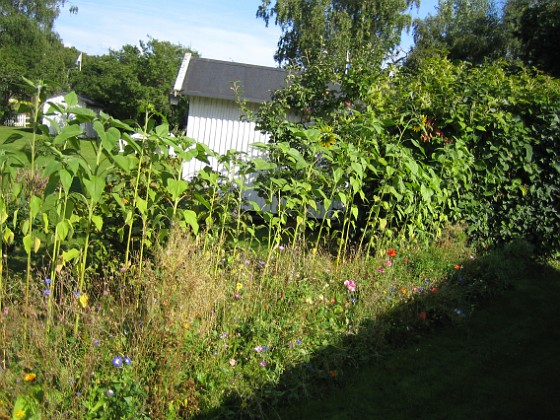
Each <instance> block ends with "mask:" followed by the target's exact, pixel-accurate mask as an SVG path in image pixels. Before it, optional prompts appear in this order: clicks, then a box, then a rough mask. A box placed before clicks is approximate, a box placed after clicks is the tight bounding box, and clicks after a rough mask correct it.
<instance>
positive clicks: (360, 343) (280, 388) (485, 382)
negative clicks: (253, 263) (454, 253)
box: [199, 252, 560, 419]
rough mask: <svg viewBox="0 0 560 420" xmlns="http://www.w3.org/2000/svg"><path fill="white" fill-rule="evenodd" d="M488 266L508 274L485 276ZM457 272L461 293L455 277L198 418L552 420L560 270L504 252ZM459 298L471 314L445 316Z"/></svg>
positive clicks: (559, 384) (558, 379) (557, 379)
mask: <svg viewBox="0 0 560 420" xmlns="http://www.w3.org/2000/svg"><path fill="white" fill-rule="evenodd" d="M496 258H507V259H506V260H503V261H502V263H503V264H505V266H507V265H508V264H510V266H511V268H512V270H510V271H506V272H503V273H502V274H501V275H500V273H497V274H498V275H497V276H496V275H493V276H491V277H489V276H488V275H487V268H488V267H489V266H490V265H491V264H493V262H495V261H496ZM464 273H465V274H464V276H465V279H464V280H463V281H464V283H463V284H458V278H457V276H453V277H452V278H449V279H448V280H447V281H446V282H445V283H444V284H441V285H439V288H438V290H437V293H427V294H424V295H421V296H420V298H417V299H413V300H409V301H407V302H405V303H402V304H400V305H398V306H396V307H394V308H393V309H391V310H390V311H388V312H386V313H384V314H383V315H381V316H380V317H378V318H377V319H375V320H369V321H367V322H366V323H365V324H364V323H363V324H362V326H361V327H360V332H359V334H356V335H350V336H345V337H344V338H342V339H341V341H340V344H339V345H338V346H337V347H336V348H335V347H329V348H326V349H324V350H322V351H321V352H318V353H316V354H314V356H313V358H312V360H311V361H310V363H308V364H301V365H299V366H296V367H294V368H292V369H290V370H288V371H286V372H285V373H284V374H283V375H282V378H281V380H280V382H279V383H278V384H276V385H270V386H265V387H263V388H262V389H260V390H259V392H258V398H255V401H249V402H248V404H249V406H247V407H246V406H245V404H247V402H243V401H241V400H240V399H238V398H230V399H229V400H227V401H225V402H224V404H223V405H222V406H221V407H220V408H219V409H217V410H214V411H211V412H207V413H203V414H202V415H201V416H199V417H200V418H203V419H210V418H225V417H229V418H251V417H254V418H265V419H278V418H279V419H316V418H317V419H318V418H320V419H554V418H560V398H558V390H559V389H560V364H559V363H558V360H557V357H558V355H559V354H560V353H559V351H560V328H559V327H558V321H559V320H560V316H558V310H557V304H558V302H559V301H560V288H559V287H558V286H559V285H560V271H558V270H555V269H553V268H552V267H551V266H549V265H544V264H539V263H535V262H532V261H528V260H527V261H520V260H519V256H516V254H515V253H511V254H508V253H507V252H506V253H505V254H499V255H490V256H488V257H483V258H480V259H478V260H476V261H465V262H464ZM467 276H471V279H470V280H467V279H466V277H467ZM457 291H459V292H462V293H463V295H465V296H467V300H466V301H464V302H463V304H464V303H465V302H470V303H471V306H470V308H472V310H471V309H468V308H465V307H463V308H452V312H451V313H453V311H454V313H455V315H456V316H453V315H451V316H449V315H446V314H449V312H450V311H445V310H443V309H444V308H445V307H446V306H447V307H453V305H455V304H456V303H457V302H454V296H455V294H454V293H456V292H457ZM450 305H451V306H450ZM423 308H431V309H429V310H428V311H426V312H424V311H423ZM423 312H424V313H423ZM418 314H421V315H420V316H418ZM388 326H389V327H388ZM380 331H381V333H380ZM380 334H381V335H382V336H381V337H380ZM332 360H336V363H333V364H334V365H336V366H338V369H337V370H329V369H330V367H329V361H332ZM341 360H343V361H344V363H340V361H341ZM341 366H342V367H341ZM257 399H258V401H256V400H257ZM251 404H252V405H251Z"/></svg>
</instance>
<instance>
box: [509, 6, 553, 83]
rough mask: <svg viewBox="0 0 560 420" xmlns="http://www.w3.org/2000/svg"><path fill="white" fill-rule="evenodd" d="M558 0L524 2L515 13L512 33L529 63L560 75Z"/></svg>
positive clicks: (522, 54) (523, 56)
mask: <svg viewBox="0 0 560 420" xmlns="http://www.w3.org/2000/svg"><path fill="white" fill-rule="evenodd" d="M559 21H560V1H558V0H542V1H537V2H527V3H526V4H525V7H524V8H522V9H521V11H520V14H519V15H518V21H517V24H518V28H517V32H516V33H515V35H516V36H517V37H518V38H519V40H520V44H521V56H522V58H523V59H524V61H525V62H526V63H528V64H529V65H533V66H537V67H539V68H541V69H542V70H543V71H546V72H549V73H550V74H552V75H554V76H556V77H559V76H560V64H559V63H560V53H559V52H558V49H557V48H556V46H557V45H558V42H560V31H559V30H558V22H559Z"/></svg>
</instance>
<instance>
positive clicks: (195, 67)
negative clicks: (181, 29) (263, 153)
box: [171, 53, 288, 178]
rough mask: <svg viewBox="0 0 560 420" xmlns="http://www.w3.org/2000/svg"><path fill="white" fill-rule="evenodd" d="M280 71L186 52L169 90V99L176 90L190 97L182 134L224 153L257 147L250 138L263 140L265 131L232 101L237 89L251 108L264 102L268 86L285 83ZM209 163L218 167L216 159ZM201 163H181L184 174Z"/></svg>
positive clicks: (192, 172) (268, 96)
mask: <svg viewBox="0 0 560 420" xmlns="http://www.w3.org/2000/svg"><path fill="white" fill-rule="evenodd" d="M287 75H288V73H287V72H286V71H285V70H282V69H279V68H274V67H264V66H256V65H251V64H242V63H234V62H229V61H219V60H210V59H207V58H199V57H193V56H192V55H191V54H190V53H187V54H185V56H184V58H183V62H182V63H181V67H180V69H179V73H178V75H177V79H176V81H175V85H174V87H173V91H172V93H171V101H172V103H173V98H176V97H177V96H178V95H186V96H187V97H188V99H189V115H188V118H187V129H186V136H187V137H190V138H193V139H195V140H196V141H198V142H200V143H204V144H206V145H207V146H208V147H209V148H210V149H211V150H214V151H215V152H218V153H220V154H225V153H226V152H227V151H228V150H231V149H233V150H238V151H243V152H247V153H249V154H250V155H253V156H254V154H256V151H255V150H254V149H253V148H251V147H250V145H251V144H252V143H255V142H264V143H266V142H267V141H268V136H267V135H265V134H262V133H261V132H259V131H257V130H256V129H255V123H254V122H252V121H246V120H243V119H242V111H241V109H240V106H239V104H238V103H237V102H236V92H235V90H236V89H237V91H238V92H239V94H240V97H241V98H242V99H243V100H244V101H246V103H247V106H248V107H250V108H252V109H256V108H257V107H258V105H259V104H261V103H263V102H266V101H269V100H270V99H271V94H272V92H273V91H275V90H277V89H279V88H281V87H283V86H284V85H285V84H286V77H287ZM211 164H212V167H213V168H214V169H216V170H219V169H220V168H218V165H217V162H215V161H211ZM204 166H205V164H204V163H202V162H199V161H197V160H192V161H190V162H188V163H186V164H185V165H184V167H183V176H184V178H191V177H192V176H193V175H195V174H196V173H197V172H198V171H199V170H200V169H202V168H203V167H204Z"/></svg>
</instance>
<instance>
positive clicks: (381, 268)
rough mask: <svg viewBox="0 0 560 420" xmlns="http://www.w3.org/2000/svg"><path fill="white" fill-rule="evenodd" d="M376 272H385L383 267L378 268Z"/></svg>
mask: <svg viewBox="0 0 560 420" xmlns="http://www.w3.org/2000/svg"><path fill="white" fill-rule="evenodd" d="M377 271H379V272H380V273H384V272H385V269H384V268H383V267H379V268H378V269H377Z"/></svg>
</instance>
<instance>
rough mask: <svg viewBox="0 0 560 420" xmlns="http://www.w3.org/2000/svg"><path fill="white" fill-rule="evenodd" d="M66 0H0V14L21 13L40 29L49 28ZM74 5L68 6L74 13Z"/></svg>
mask: <svg viewBox="0 0 560 420" xmlns="http://www.w3.org/2000/svg"><path fill="white" fill-rule="evenodd" d="M66 3H68V0H0V16H2V17H5V16H13V15H21V16H26V17H28V18H30V19H31V20H34V21H35V22H37V23H38V24H39V26H40V27H41V28H42V29H45V30H49V31H50V30H51V29H52V27H53V23H54V21H55V19H56V18H57V17H58V15H59V13H60V9H61V8H62V7H63V6H64V5H65V4H66ZM77 11H78V8H77V7H76V6H71V7H70V12H71V13H76V12H77Z"/></svg>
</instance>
